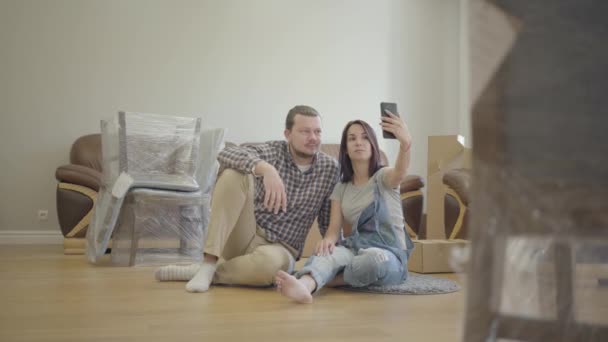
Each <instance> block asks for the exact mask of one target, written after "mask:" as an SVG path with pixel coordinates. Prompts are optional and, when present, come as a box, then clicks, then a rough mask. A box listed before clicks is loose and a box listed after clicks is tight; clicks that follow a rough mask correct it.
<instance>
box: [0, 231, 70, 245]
mask: <svg viewBox="0 0 608 342" xmlns="http://www.w3.org/2000/svg"><path fill="white" fill-rule="evenodd" d="M61 244H63V235H62V234H61V232H59V231H56V232H54V231H49V230H0V245H61Z"/></svg>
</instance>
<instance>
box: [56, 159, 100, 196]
mask: <svg viewBox="0 0 608 342" xmlns="http://www.w3.org/2000/svg"><path fill="white" fill-rule="evenodd" d="M55 178H57V180H58V181H60V182H65V183H72V184H77V185H83V186H86V187H88V188H91V189H93V190H95V191H99V186H100V184H101V172H99V171H97V170H94V169H91V168H89V167H86V166H82V165H74V164H69V165H63V166H60V167H58V168H57V170H56V171H55Z"/></svg>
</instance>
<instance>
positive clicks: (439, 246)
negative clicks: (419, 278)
mask: <svg viewBox="0 0 608 342" xmlns="http://www.w3.org/2000/svg"><path fill="white" fill-rule="evenodd" d="M468 243H469V241H467V240H459V239H454V240H414V251H413V252H412V254H411V255H410V260H409V261H408V269H409V270H410V271H411V272H416V273H452V272H454V271H453V270H452V267H451V266H450V258H451V257H452V249H453V248H455V247H464V246H466V245H467V244H468Z"/></svg>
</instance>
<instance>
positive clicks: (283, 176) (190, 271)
mask: <svg viewBox="0 0 608 342" xmlns="http://www.w3.org/2000/svg"><path fill="white" fill-rule="evenodd" d="M284 134H285V139H286V140H287V141H270V142H267V143H263V144H257V145H251V146H247V147H238V146H234V147H227V148H225V149H224V150H223V151H222V152H220V154H219V156H218V160H219V162H220V164H221V165H222V167H223V168H226V170H225V171H224V172H223V173H222V174H221V175H220V177H219V178H218V180H217V184H216V185H215V190H214V193H213V199H212V205H211V217H210V222H209V231H208V234H207V239H206V241H205V254H204V260H203V263H202V264H201V265H200V266H199V265H191V266H174V265H171V266H165V267H161V268H160V269H158V270H157V271H156V278H157V279H159V280H190V281H189V282H188V284H187V285H186V290H187V291H189V292H205V291H207V290H208V289H209V285H210V284H211V282H212V281H213V282H215V283H219V284H236V285H254V286H255V285H257V286H262V285H271V284H272V283H273V279H274V275H275V274H276V273H277V271H278V270H283V271H287V272H291V271H292V270H293V267H294V263H295V260H297V259H298V258H299V257H300V255H301V254H302V249H303V247H304V242H305V240H306V236H307V235H308V231H309V229H310V227H311V225H312V223H313V221H314V220H315V218H317V217H318V223H319V229H320V230H321V233H322V234H325V231H326V230H327V226H328V224H329V208H330V201H329V196H330V195H331V193H332V191H333V188H334V185H335V184H336V182H337V180H338V177H339V170H338V163H337V161H336V160H335V159H333V158H332V157H330V156H328V155H326V154H325V153H322V152H320V151H319V147H320V146H321V118H320V116H319V113H318V112H317V111H316V110H315V109H314V108H312V107H309V106H296V107H294V108H292V109H291V110H290V111H289V113H288V114H287V118H286V120H285V132H284ZM220 257H223V259H224V260H225V261H224V262H221V263H219V264H218V259H219V258H220Z"/></svg>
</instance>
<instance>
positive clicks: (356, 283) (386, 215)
mask: <svg viewBox="0 0 608 342" xmlns="http://www.w3.org/2000/svg"><path fill="white" fill-rule="evenodd" d="M387 114H388V117H383V118H382V123H381V124H380V125H381V127H382V129H383V130H385V131H387V132H390V133H393V134H394V135H395V137H396V139H397V140H398V141H399V143H400V147H399V153H398V155H397V160H396V161H395V166H394V167H383V165H381V162H380V149H379V148H378V141H377V139H376V135H375V133H374V131H373V129H372V128H371V127H370V126H369V125H368V124H367V123H366V122H364V121H362V120H354V121H351V122H349V123H348V124H347V125H346V127H345V128H344V131H343V132H342V139H341V143H340V160H339V161H340V170H341V171H340V172H341V181H340V182H339V183H338V184H336V187H335V188H334V191H333V193H332V195H331V200H332V201H331V216H330V223H329V227H328V229H327V232H326V233H325V236H324V238H323V239H322V240H321V241H319V243H318V244H317V246H316V248H315V255H314V256H312V257H310V259H308V261H307V263H306V265H305V266H304V267H303V268H302V269H301V270H299V271H298V272H296V274H295V276H292V275H290V274H288V273H286V272H283V271H279V272H278V273H277V275H276V277H275V283H276V285H277V290H278V291H279V292H280V293H281V294H283V295H284V296H286V297H288V298H291V299H293V300H295V301H297V302H300V303H311V302H312V295H311V293H313V292H316V291H319V290H320V289H321V288H322V287H323V286H325V285H330V286H338V285H350V286H353V287H364V286H370V285H393V284H400V283H402V282H403V281H404V280H405V279H406V277H407V260H408V258H409V255H410V253H411V250H412V248H413V243H412V241H411V239H410V238H409V236H407V234H406V233H405V229H404V223H403V222H404V221H403V211H402V209H401V200H400V196H399V185H400V184H401V182H402V181H403V179H404V178H405V176H406V174H407V168H408V166H409V160H410V153H409V150H410V146H411V137H410V134H409V131H408V129H407V126H406V125H405V123H404V122H403V121H402V120H401V119H400V118H399V117H398V116H396V115H394V114H392V113H390V112H387ZM341 228H342V233H343V234H344V236H347V238H346V239H341V236H340V235H341V234H340V229H341ZM336 243H338V245H337V246H336Z"/></svg>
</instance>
